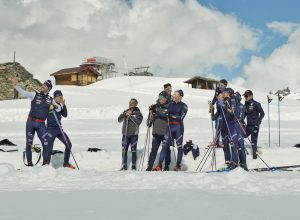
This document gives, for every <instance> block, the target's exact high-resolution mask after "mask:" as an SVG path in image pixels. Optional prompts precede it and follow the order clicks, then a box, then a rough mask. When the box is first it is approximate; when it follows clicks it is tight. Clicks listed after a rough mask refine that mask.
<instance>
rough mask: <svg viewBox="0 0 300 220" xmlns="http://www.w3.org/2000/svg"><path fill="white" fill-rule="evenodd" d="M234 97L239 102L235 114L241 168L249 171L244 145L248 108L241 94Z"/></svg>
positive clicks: (237, 93)
mask: <svg viewBox="0 0 300 220" xmlns="http://www.w3.org/2000/svg"><path fill="white" fill-rule="evenodd" d="M234 97H235V99H236V101H237V110H236V113H235V125H236V129H237V131H238V135H239V137H238V152H239V159H240V166H241V167H242V168H244V169H245V170H248V168H247V159H246V158H247V157H246V149H245V144H244V138H245V128H246V123H245V121H244V118H245V113H246V108H245V106H244V105H243V104H242V103H241V100H242V97H241V94H240V93H239V92H235V93H234Z"/></svg>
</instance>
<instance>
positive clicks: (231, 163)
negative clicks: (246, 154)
mask: <svg viewBox="0 0 300 220" xmlns="http://www.w3.org/2000/svg"><path fill="white" fill-rule="evenodd" d="M236 167H237V165H236V163H235V162H233V161H230V162H229V164H228V166H227V168H228V169H230V170H234V169H235V168H236Z"/></svg>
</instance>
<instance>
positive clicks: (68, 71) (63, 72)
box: [50, 67, 101, 76]
mask: <svg viewBox="0 0 300 220" xmlns="http://www.w3.org/2000/svg"><path fill="white" fill-rule="evenodd" d="M79 71H80V67H72V68H66V69H61V70H59V71H56V72H54V73H52V74H51V75H50V76H59V75H68V74H72V73H78V72H79ZM97 75H98V76H100V75H101V74H100V73H99V72H97Z"/></svg>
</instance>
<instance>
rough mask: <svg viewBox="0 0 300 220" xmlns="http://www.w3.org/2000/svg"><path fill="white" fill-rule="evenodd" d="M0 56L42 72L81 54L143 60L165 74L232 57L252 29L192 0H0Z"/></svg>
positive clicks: (252, 42)
mask: <svg viewBox="0 0 300 220" xmlns="http://www.w3.org/2000/svg"><path fill="white" fill-rule="evenodd" d="M0 26H1V29H0V36H1V41H0V51H1V54H0V62H6V61H8V59H9V58H11V57H12V55H11V54H12V51H13V50H16V51H17V59H18V61H20V62H21V63H22V64H23V65H25V66H26V67H28V69H29V70H30V71H32V72H33V73H34V74H36V75H37V76H39V77H40V78H42V79H45V78H47V77H48V76H49V74H50V73H52V72H54V71H57V70H58V69H60V68H66V67H72V66H77V65H79V64H80V62H81V58H82V57H85V56H94V55H95V56H97V55H98V56H105V57H108V58H111V59H113V60H114V61H115V62H116V64H117V66H120V67H123V56H125V57H126V61H127V63H128V66H130V67H134V66H141V65H150V66H151V67H152V68H151V71H152V72H154V73H160V74H164V75H169V76H179V75H180V76H190V75H193V74H196V73H199V72H210V70H211V69H212V68H213V67H214V66H216V65H222V66H225V67H226V68H232V67H236V66H238V65H239V64H240V62H241V58H240V53H241V52H243V51H245V50H256V49H257V40H258V36H257V35H258V34H257V32H256V31H255V30H253V29H251V28H250V27H248V26H247V25H245V24H243V23H241V22H240V21H239V20H238V19H237V18H236V17H235V16H233V15H227V14H223V13H221V12H219V11H217V10H215V9H211V8H207V7H204V6H202V5H200V4H199V3H198V2H197V1H196V0H187V1H180V0H164V1H160V0H153V1H147V0H135V1H132V4H131V5H128V4H126V3H125V1H119V0H111V1H110V0H78V1H73V0H64V1H61V0H52V1H42V0H33V1H30V0H26V1H21V0H16V1H9V0H0Z"/></svg>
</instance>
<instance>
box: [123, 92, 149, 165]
mask: <svg viewBox="0 0 300 220" xmlns="http://www.w3.org/2000/svg"><path fill="white" fill-rule="evenodd" d="M137 105H138V101H137V100H136V99H135V98H132V99H131V100H130V102H129V108H128V109H126V110H125V111H123V112H122V113H121V114H120V116H119V117H118V122H119V123H121V122H123V128H122V134H123V136H122V168H121V170H127V152H128V148H129V145H131V153H132V167H131V169H132V170H136V159H137V153H136V150H137V143H138V138H139V127H140V124H141V123H142V121H143V115H142V113H141V111H140V109H139V108H138V107H137Z"/></svg>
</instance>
